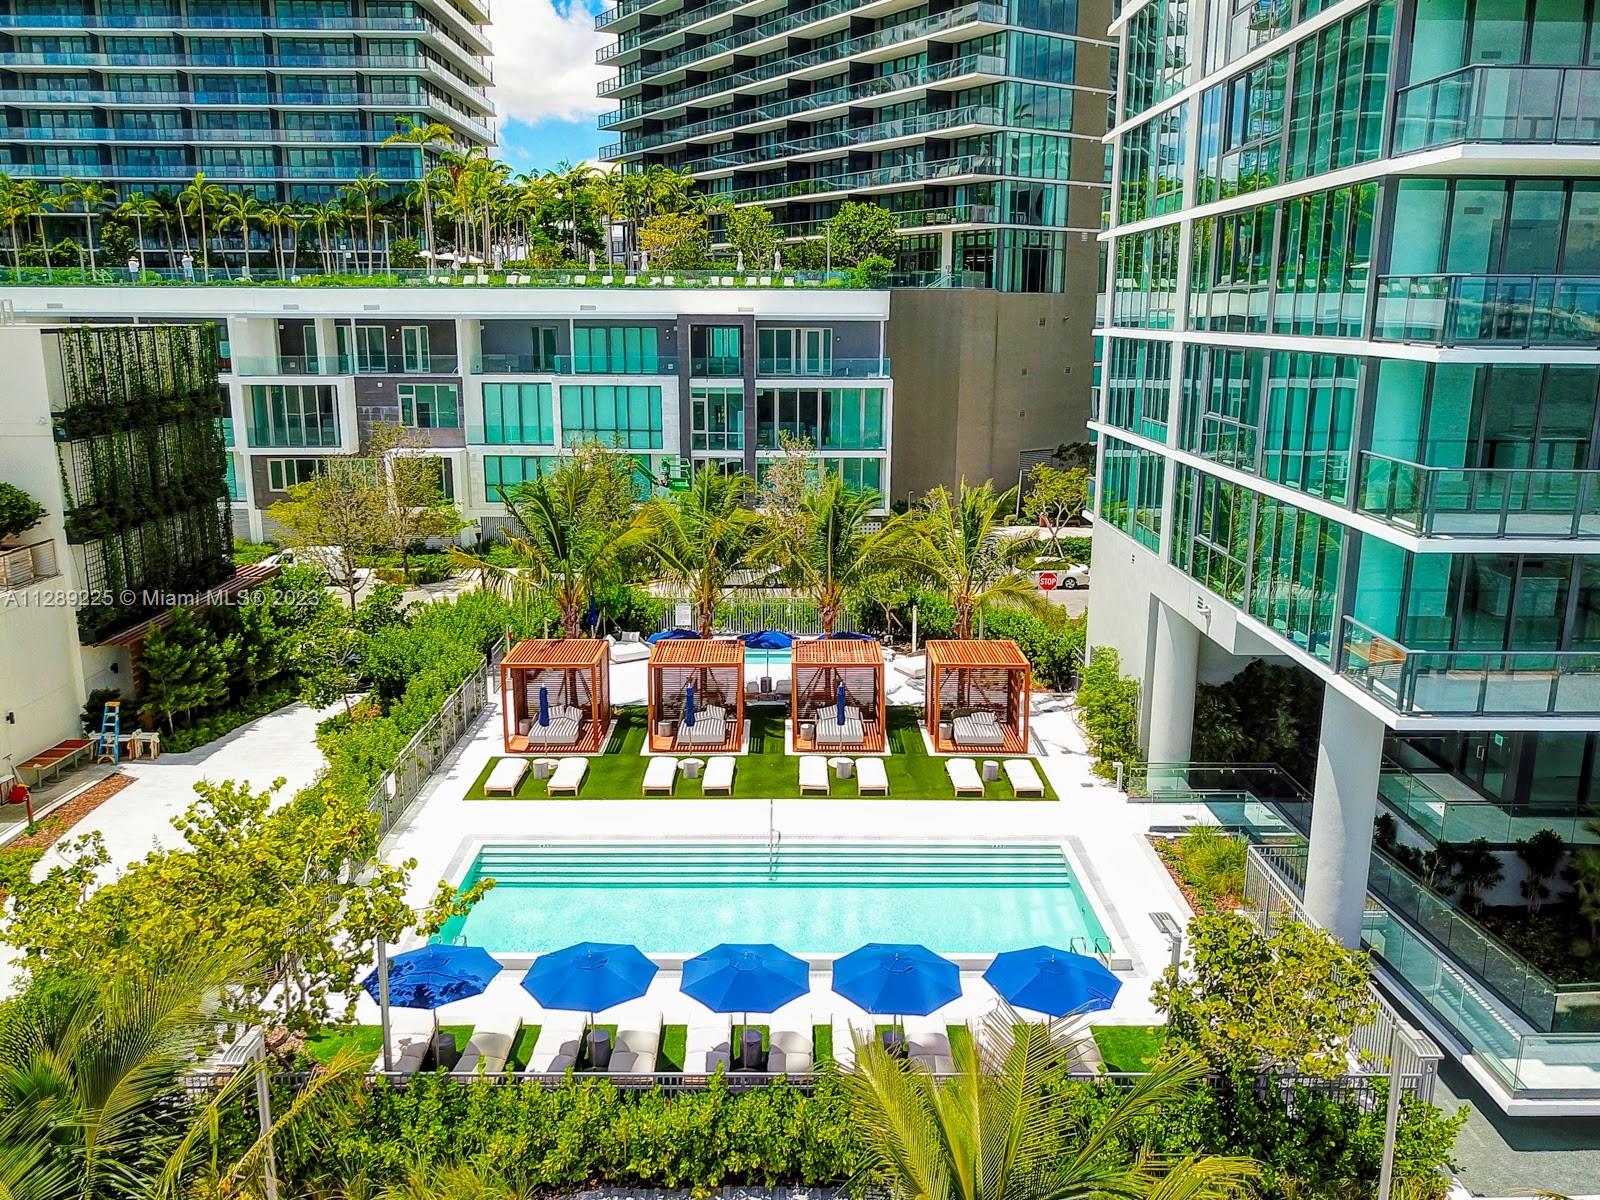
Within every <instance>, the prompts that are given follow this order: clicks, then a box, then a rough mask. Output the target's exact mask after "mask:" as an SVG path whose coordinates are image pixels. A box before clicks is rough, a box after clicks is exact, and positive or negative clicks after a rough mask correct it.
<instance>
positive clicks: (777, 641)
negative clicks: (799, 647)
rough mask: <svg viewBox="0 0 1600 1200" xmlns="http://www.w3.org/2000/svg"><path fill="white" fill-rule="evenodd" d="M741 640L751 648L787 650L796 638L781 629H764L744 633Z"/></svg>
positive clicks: (740, 637)
mask: <svg viewBox="0 0 1600 1200" xmlns="http://www.w3.org/2000/svg"><path fill="white" fill-rule="evenodd" d="M739 640H740V641H741V642H743V643H744V644H745V645H746V646H747V647H748V648H749V649H751V650H787V649H789V647H790V646H793V645H794V639H793V638H792V637H790V636H789V635H788V634H787V633H784V632H783V631H782V630H781V629H763V630H761V631H760V632H758V633H742V634H740V635H739Z"/></svg>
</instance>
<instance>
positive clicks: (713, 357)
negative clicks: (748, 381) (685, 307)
mask: <svg viewBox="0 0 1600 1200" xmlns="http://www.w3.org/2000/svg"><path fill="white" fill-rule="evenodd" d="M741 341H742V337H741V331H740V329H739V326H737V325H696V326H695V327H694V328H693V329H691V330H690V331H689V353H690V356H691V358H692V360H693V361H692V363H691V365H690V368H689V373H690V374H691V375H701V376H721V375H740V374H743V373H744V355H743V353H742V352H741V345H740V343H741Z"/></svg>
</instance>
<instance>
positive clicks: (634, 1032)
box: [607, 1026, 661, 1075]
mask: <svg viewBox="0 0 1600 1200" xmlns="http://www.w3.org/2000/svg"><path fill="white" fill-rule="evenodd" d="M660 1050H661V1029H660V1027H659V1026H658V1027H657V1028H655V1029H653V1030H652V1029H619V1030H617V1040H616V1041H615V1042H614V1043H613V1044H612V1047H611V1064H610V1066H609V1067H608V1068H607V1070H608V1071H609V1073H610V1074H612V1075H649V1074H652V1073H653V1072H654V1071H655V1069H656V1056H657V1054H659V1053H660Z"/></svg>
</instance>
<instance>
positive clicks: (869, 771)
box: [856, 758, 889, 796]
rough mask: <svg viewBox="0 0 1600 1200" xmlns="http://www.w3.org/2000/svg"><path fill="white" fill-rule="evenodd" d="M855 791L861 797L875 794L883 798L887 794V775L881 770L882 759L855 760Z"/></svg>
mask: <svg viewBox="0 0 1600 1200" xmlns="http://www.w3.org/2000/svg"><path fill="white" fill-rule="evenodd" d="M856 790H857V791H859V792H860V793H861V794H862V795H863V796H865V795H866V794H867V793H868V792H876V793H878V794H879V795H883V796H887V795H888V794H889V775H888V772H887V771H885V770H884V769H883V759H881V758H858V759H856Z"/></svg>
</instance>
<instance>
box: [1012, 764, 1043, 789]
mask: <svg viewBox="0 0 1600 1200" xmlns="http://www.w3.org/2000/svg"><path fill="white" fill-rule="evenodd" d="M1005 772H1006V778H1007V779H1008V780H1009V781H1010V782H1011V790H1012V791H1014V792H1016V794H1017V795H1019V796H1042V795H1044V780H1042V779H1040V778H1039V772H1037V771H1035V770H1034V769H1033V764H1032V763H1031V762H1029V761H1028V760H1027V759H1025V758H1008V759H1006V760H1005Z"/></svg>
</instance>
